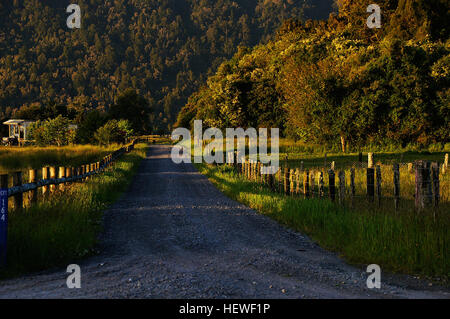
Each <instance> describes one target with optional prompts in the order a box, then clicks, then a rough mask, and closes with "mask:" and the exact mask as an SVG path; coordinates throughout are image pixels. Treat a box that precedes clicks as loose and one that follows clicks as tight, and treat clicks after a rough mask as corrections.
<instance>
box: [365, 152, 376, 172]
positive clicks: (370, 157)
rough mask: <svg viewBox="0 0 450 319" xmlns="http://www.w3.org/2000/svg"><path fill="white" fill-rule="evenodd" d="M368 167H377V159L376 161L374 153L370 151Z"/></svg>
mask: <svg viewBox="0 0 450 319" xmlns="http://www.w3.org/2000/svg"><path fill="white" fill-rule="evenodd" d="M367 167H368V168H375V161H374V154H373V153H369V154H368V155H367Z"/></svg>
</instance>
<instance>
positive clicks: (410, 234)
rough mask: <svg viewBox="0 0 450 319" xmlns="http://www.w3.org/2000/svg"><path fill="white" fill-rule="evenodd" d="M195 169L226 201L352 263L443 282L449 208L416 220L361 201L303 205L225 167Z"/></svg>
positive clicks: (448, 263)
mask: <svg viewBox="0 0 450 319" xmlns="http://www.w3.org/2000/svg"><path fill="white" fill-rule="evenodd" d="M198 168H199V170H200V172H201V173H203V174H205V175H207V176H208V177H209V178H210V180H211V181H212V182H213V183H214V184H215V185H216V186H217V187H218V188H219V189H220V190H222V191H223V192H224V193H226V194H227V195H228V196H230V197H231V198H233V199H235V200H238V201H240V202H241V203H243V204H245V205H247V206H249V207H251V208H254V209H256V210H258V211H259V212H261V213H263V214H265V215H268V216H270V217H272V218H273V219H275V220H277V221H278V222H280V223H282V224H284V225H287V226H288V227H291V228H293V229H295V230H297V231H301V232H303V233H306V234H307V235H309V236H310V237H311V238H312V239H313V240H314V241H316V242H317V243H318V244H320V245H321V246H322V247H324V248H326V249H329V250H333V251H336V252H339V253H340V254H342V256H343V257H344V258H346V260H348V261H349V262H351V263H355V264H379V265H381V266H382V268H383V269H384V270H390V271H394V272H402V273H408V274H420V275H425V276H429V277H433V278H435V279H440V280H443V281H444V282H448V279H449V278H448V275H449V273H450V249H449V246H448V245H449V239H450V238H449V233H448V228H449V226H450V216H449V215H448V211H447V212H445V209H447V208H448V205H447V206H446V207H444V208H443V209H442V210H441V211H438V212H437V213H436V212H435V214H433V213H430V212H424V213H422V214H417V213H415V212H414V211H411V210H410V209H405V210H402V211H400V212H398V213H396V214H395V213H392V211H391V210H389V209H386V206H382V207H380V208H378V207H377V206H374V205H367V203H365V202H363V200H362V199H360V202H359V203H355V205H354V206H353V207H354V208H353V209H352V208H349V206H348V205H347V207H342V206H339V205H338V204H335V203H332V202H331V201H329V200H326V199H321V200H319V199H308V200H305V199H302V198H299V197H290V196H285V195H281V194H278V193H274V192H271V191H270V190H269V189H268V188H266V187H265V186H263V185H260V184H256V183H254V182H250V181H247V180H244V179H243V178H242V177H241V176H240V175H238V174H236V173H235V172H234V170H233V169H232V168H231V167H228V166H222V167H214V166H207V165H199V166H198ZM387 205H390V206H392V205H393V204H392V203H390V204H387ZM405 207H407V206H405Z"/></svg>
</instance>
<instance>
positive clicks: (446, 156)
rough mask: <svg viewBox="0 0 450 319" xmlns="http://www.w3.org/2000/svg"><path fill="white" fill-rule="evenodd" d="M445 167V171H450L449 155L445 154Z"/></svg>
mask: <svg viewBox="0 0 450 319" xmlns="http://www.w3.org/2000/svg"><path fill="white" fill-rule="evenodd" d="M444 167H445V170H447V169H448V154H445V157H444Z"/></svg>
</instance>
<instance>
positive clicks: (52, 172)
mask: <svg viewBox="0 0 450 319" xmlns="http://www.w3.org/2000/svg"><path fill="white" fill-rule="evenodd" d="M50 179H56V168H55V167H54V166H50ZM55 189H56V186H55V184H51V185H50V192H54V191H55Z"/></svg>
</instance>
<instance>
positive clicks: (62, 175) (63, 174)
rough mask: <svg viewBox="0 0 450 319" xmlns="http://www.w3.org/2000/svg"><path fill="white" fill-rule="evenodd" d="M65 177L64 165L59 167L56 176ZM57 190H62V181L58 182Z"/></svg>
mask: <svg viewBox="0 0 450 319" xmlns="http://www.w3.org/2000/svg"><path fill="white" fill-rule="evenodd" d="M64 177H66V168H65V167H60V168H59V174H58V178H64ZM58 188H59V190H60V191H63V190H64V183H61V184H59V187H58Z"/></svg>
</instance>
